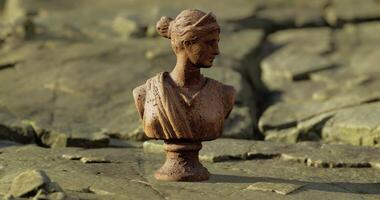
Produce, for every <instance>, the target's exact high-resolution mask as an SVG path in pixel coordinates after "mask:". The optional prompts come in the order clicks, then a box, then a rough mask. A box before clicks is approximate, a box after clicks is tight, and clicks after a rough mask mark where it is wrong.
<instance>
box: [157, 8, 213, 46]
mask: <svg viewBox="0 0 380 200" xmlns="http://www.w3.org/2000/svg"><path fill="white" fill-rule="evenodd" d="M156 30H157V32H158V33H159V34H160V35H161V36H162V37H165V38H168V39H171V42H172V47H173V50H174V51H175V50H176V49H178V48H182V43H183V42H184V41H190V42H194V41H195V40H197V39H198V38H199V37H201V36H203V35H205V34H207V33H210V32H212V31H215V30H217V31H220V27H219V25H218V23H217V22H216V17H215V16H214V15H213V14H212V13H208V14H206V13H205V12H203V11H201V10H197V9H187V10H184V11H182V12H181V13H180V14H179V15H178V16H177V17H176V18H175V19H174V20H173V19H172V18H170V17H161V19H160V20H159V21H158V22H157V24H156Z"/></svg>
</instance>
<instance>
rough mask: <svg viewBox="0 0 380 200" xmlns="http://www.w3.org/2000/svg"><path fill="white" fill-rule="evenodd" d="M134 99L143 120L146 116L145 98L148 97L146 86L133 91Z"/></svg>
mask: <svg viewBox="0 0 380 200" xmlns="http://www.w3.org/2000/svg"><path fill="white" fill-rule="evenodd" d="M132 93H133V98H134V100H135V104H136V107H137V110H138V112H139V114H140V118H141V119H142V118H143V115H144V104H145V96H146V84H143V85H140V86H138V87H136V88H135V89H133V92H132Z"/></svg>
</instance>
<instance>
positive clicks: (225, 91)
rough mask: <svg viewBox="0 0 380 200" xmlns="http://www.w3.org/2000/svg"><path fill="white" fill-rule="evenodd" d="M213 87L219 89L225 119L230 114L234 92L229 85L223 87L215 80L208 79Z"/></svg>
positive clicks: (233, 101)
mask: <svg viewBox="0 0 380 200" xmlns="http://www.w3.org/2000/svg"><path fill="white" fill-rule="evenodd" d="M208 79H209V81H210V82H211V84H212V85H213V87H217V88H220V90H219V91H221V96H222V98H223V105H224V110H225V117H226V118H227V117H228V115H229V114H230V112H231V110H232V108H233V106H234V104H235V99H236V90H235V88H234V87H233V86H231V85H225V84H223V83H221V82H219V81H217V80H215V79H212V78H208Z"/></svg>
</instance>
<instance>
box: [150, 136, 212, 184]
mask: <svg viewBox="0 0 380 200" xmlns="http://www.w3.org/2000/svg"><path fill="white" fill-rule="evenodd" d="M201 148H202V144H201V142H180V141H170V140H169V141H165V144H164V149H165V152H166V161H165V163H164V165H163V166H162V167H161V168H160V169H159V170H157V171H156V173H155V174H154V176H155V177H156V179H157V180H163V181H204V180H208V179H209V177H210V173H209V172H208V170H207V169H206V168H205V167H203V165H202V164H201V163H200V162H199V158H198V155H199V150H200V149H201Z"/></svg>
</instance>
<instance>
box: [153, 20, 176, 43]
mask: <svg viewBox="0 0 380 200" xmlns="http://www.w3.org/2000/svg"><path fill="white" fill-rule="evenodd" d="M172 21H173V19H172V18H170V17H161V18H160V20H158V22H157V24H156V30H157V32H158V33H159V34H160V35H161V36H162V37H165V38H168V39H170V31H169V29H170V28H169V27H170V23H171V22H172Z"/></svg>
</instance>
